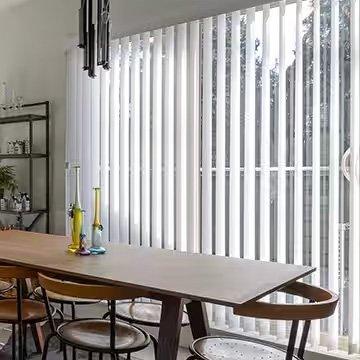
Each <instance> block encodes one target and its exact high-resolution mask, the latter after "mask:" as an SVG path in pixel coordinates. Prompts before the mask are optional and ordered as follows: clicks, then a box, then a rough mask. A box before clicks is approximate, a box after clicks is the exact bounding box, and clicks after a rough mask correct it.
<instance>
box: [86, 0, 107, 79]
mask: <svg viewBox="0 0 360 360" xmlns="http://www.w3.org/2000/svg"><path fill="white" fill-rule="evenodd" d="M94 2H96V1H95V0H81V7H80V10H79V48H81V49H83V50H84V65H83V69H84V70H85V71H87V72H88V74H89V77H91V78H94V77H95V74H96V73H95V67H96V66H102V67H103V68H104V69H105V70H109V69H110V0H97V2H96V11H97V16H96V24H95V23H94V11H93V10H94V8H95V6H94Z"/></svg>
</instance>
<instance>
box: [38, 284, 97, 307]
mask: <svg viewBox="0 0 360 360" xmlns="http://www.w3.org/2000/svg"><path fill="white" fill-rule="evenodd" d="M46 293H47V296H48V298H49V300H50V301H51V302H54V303H63V304H72V303H75V304H77V305H90V304H96V303H98V302H99V300H92V299H81V298H76V297H72V296H65V295H60V294H57V293H54V292H52V291H46ZM34 295H35V297H36V298H37V299H41V300H42V298H43V295H42V290H41V287H40V286H39V287H37V288H36V289H35V290H34Z"/></svg>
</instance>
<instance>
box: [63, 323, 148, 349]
mask: <svg viewBox="0 0 360 360" xmlns="http://www.w3.org/2000/svg"><path fill="white" fill-rule="evenodd" d="M115 329H116V330H115V334H116V337H115V349H116V352H118V353H126V352H133V351H138V350H141V349H144V348H145V347H146V346H148V345H149V343H150V339H149V336H148V335H147V334H146V333H145V332H144V331H142V330H140V329H138V328H136V327H135V326H132V325H130V324H126V323H123V322H120V321H117V322H116V326H115ZM57 331H58V335H59V337H60V338H61V339H62V340H63V341H64V342H66V343H68V344H69V345H75V347H77V348H80V349H83V350H89V351H99V352H108V351H109V350H110V321H109V320H98V319H82V320H74V321H70V322H68V323H65V324H62V325H60V326H59V328H58V330H57Z"/></svg>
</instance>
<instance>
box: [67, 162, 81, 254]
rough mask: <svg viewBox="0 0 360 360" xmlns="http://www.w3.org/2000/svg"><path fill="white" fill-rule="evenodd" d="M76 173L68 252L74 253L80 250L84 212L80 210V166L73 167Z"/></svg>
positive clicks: (70, 213)
mask: <svg viewBox="0 0 360 360" xmlns="http://www.w3.org/2000/svg"><path fill="white" fill-rule="evenodd" d="M74 169H75V172H76V188H75V202H74V204H72V205H71V209H70V212H69V215H70V218H71V240H72V241H71V244H70V245H69V246H68V250H69V251H70V252H72V253H75V252H76V251H77V250H78V249H79V248H80V239H81V236H82V230H83V222H84V211H83V209H82V208H81V202H80V166H74Z"/></svg>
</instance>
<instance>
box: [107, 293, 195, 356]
mask: <svg viewBox="0 0 360 360" xmlns="http://www.w3.org/2000/svg"><path fill="white" fill-rule="evenodd" d="M109 315H110V312H107V313H106V314H104V316H103V319H106V318H107V317H108V316H109ZM116 317H117V318H118V319H120V320H122V321H126V322H128V323H130V324H135V325H139V326H149V327H159V326H160V319H161V303H155V302H146V301H142V300H139V299H134V300H132V301H121V302H119V303H118V304H117V305H116ZM188 325H189V318H188V316H187V313H186V312H185V311H184V313H183V318H182V323H181V326H182V327H184V326H188ZM149 336H150V338H151V341H152V343H153V346H154V353H155V357H156V354H157V348H158V342H157V340H156V338H155V337H154V336H152V335H151V334H149ZM130 358H131V357H130V355H128V359H130Z"/></svg>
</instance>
